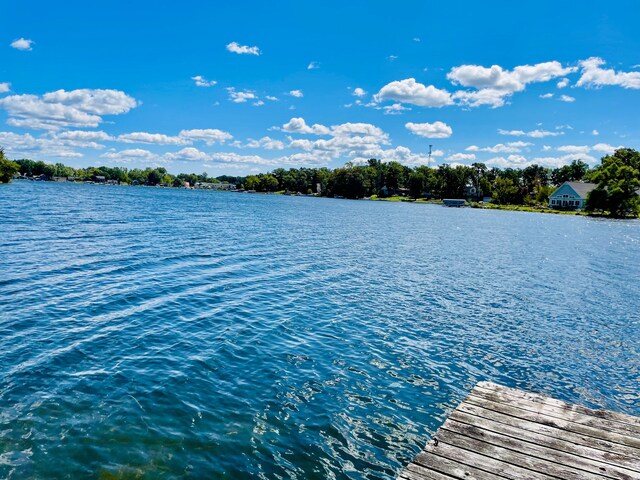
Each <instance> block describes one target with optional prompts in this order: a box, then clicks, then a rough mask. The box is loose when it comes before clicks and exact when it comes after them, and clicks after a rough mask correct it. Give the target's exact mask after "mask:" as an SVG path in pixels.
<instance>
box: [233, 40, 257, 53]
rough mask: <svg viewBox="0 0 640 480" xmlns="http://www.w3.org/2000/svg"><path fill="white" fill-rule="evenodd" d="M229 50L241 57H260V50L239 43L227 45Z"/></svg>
mask: <svg viewBox="0 0 640 480" xmlns="http://www.w3.org/2000/svg"><path fill="white" fill-rule="evenodd" d="M227 50H228V51H229V52H232V53H237V54H239V55H260V53H261V52H260V49H259V48H258V47H255V46H254V47H249V46H247V45H240V44H239V43H238V42H231V43H229V44H227Z"/></svg>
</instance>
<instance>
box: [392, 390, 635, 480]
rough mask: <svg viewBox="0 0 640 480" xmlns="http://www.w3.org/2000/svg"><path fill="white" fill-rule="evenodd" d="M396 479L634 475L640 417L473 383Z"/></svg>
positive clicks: (621, 478) (616, 479) (571, 479)
mask: <svg viewBox="0 0 640 480" xmlns="http://www.w3.org/2000/svg"><path fill="white" fill-rule="evenodd" d="M398 478H400V479H403V480H424V479H436V480H442V479H445V478H446V479H452V478H459V479H478V480H490V479H491V480H493V479H504V478H513V479H520V478H527V479H563V480H577V479H591V480H599V479H612V480H633V479H635V480H640V419H638V418H636V417H633V416H630V415H626V414H623V413H617V412H609V411H604V410H593V409H590V408H587V407H584V406H581V405H571V404H568V403H565V402H562V401H560V400H556V399H552V398H548V397H545V396H542V395H538V394H533V393H528V392H523V391H520V390H515V389H512V388H507V387H502V386H500V385H496V384H493V383H488V382H480V383H479V384H478V385H476V387H474V389H473V390H472V391H471V392H470V393H469V395H468V396H467V397H466V398H465V400H464V401H463V402H462V403H461V404H460V405H459V406H458V408H456V409H455V410H454V411H453V412H452V413H451V415H450V416H449V418H448V419H447V420H446V421H445V422H444V424H443V425H442V427H440V429H439V430H438V432H437V433H436V435H435V436H434V438H433V439H432V440H431V441H430V442H429V443H428V444H427V446H426V447H425V448H424V450H423V451H422V452H420V453H419V454H418V455H417V456H416V458H415V459H414V460H413V462H412V463H411V464H409V465H408V466H407V468H406V469H404V470H403V471H402V472H401V474H400V476H399V477H398Z"/></svg>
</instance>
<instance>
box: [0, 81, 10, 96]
mask: <svg viewBox="0 0 640 480" xmlns="http://www.w3.org/2000/svg"><path fill="white" fill-rule="evenodd" d="M10 90H11V84H10V83H9V82H4V83H0V93H7V92H8V91H10Z"/></svg>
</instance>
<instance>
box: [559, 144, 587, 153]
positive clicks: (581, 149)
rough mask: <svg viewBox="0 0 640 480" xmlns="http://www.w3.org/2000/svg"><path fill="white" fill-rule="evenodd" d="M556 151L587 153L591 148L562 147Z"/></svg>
mask: <svg viewBox="0 0 640 480" xmlns="http://www.w3.org/2000/svg"><path fill="white" fill-rule="evenodd" d="M556 150H558V151H559V152H566V153H589V152H590V151H591V148H589V146H588V145H562V146H560V147H558V148H556Z"/></svg>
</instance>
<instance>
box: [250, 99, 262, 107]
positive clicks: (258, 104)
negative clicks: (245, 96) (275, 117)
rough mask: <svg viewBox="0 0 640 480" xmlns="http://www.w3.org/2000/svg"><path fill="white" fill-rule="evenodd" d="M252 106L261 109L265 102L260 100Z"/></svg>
mask: <svg viewBox="0 0 640 480" xmlns="http://www.w3.org/2000/svg"><path fill="white" fill-rule="evenodd" d="M251 105H253V106H254V107H261V106H262V105H264V102H263V101H262V100H258V101H257V102H253V103H252V104H251Z"/></svg>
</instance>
